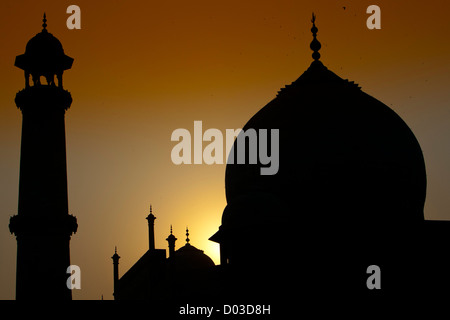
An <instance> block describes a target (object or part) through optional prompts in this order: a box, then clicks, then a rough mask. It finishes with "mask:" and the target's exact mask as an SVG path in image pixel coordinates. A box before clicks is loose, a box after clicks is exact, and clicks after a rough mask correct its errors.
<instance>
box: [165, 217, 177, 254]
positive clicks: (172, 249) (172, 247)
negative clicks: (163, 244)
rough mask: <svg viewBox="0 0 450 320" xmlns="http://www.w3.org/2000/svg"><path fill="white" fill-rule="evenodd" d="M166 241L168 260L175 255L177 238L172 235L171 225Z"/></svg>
mask: <svg viewBox="0 0 450 320" xmlns="http://www.w3.org/2000/svg"><path fill="white" fill-rule="evenodd" d="M166 241H167V242H168V243H169V258H170V257H172V256H173V254H174V253H175V241H177V238H176V237H175V236H174V235H173V234H172V225H170V234H169V236H168V237H167V239H166Z"/></svg>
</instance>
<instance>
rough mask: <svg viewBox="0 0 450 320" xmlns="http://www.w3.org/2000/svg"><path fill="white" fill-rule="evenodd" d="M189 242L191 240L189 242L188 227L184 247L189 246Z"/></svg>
mask: <svg viewBox="0 0 450 320" xmlns="http://www.w3.org/2000/svg"><path fill="white" fill-rule="evenodd" d="M189 241H191V240H189V229H188V227H186V245H188V244H189Z"/></svg>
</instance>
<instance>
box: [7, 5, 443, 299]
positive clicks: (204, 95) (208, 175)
mask: <svg viewBox="0 0 450 320" xmlns="http://www.w3.org/2000/svg"><path fill="white" fill-rule="evenodd" d="M71 4H76V5H78V6H80V8H81V19H82V20H81V27H82V29H81V30H68V29H67V28H66V19H67V17H68V16H69V15H68V14H66V8H67V6H69V5H71ZM371 4H377V5H379V6H380V8H381V26H382V29H381V30H368V29H367V28H366V19H367V17H368V16H369V15H368V14H366V8H367V7H368V6H369V5H371ZM344 6H345V7H346V9H345V10H344V9H343V7H344ZM449 9H450V4H449V3H448V2H447V1H444V0H439V1H438V0H429V1H426V2H423V1H420V2H419V1H391V0H389V1H387V0H382V1H363V0H353V1H335V0H333V1H332V0H327V1H325V0H321V1H320V0H315V1H299V0H297V1H292V0H290V1H289V0H280V1H274V0H272V1H267V0H258V1H254V0H249V1H242V0H239V1H238V0H228V1H211V0H209V1H206V0H201V1H199V0H193V1H178V0H175V1H166V2H155V1H137V0H131V1H118V0H112V1H81V0H77V1H75V2H74V1H58V2H57V4H56V2H55V1H39V2H37V1H28V0H27V1H6V0H4V1H2V2H1V3H0V12H2V18H1V19H0V30H1V32H0V43H2V44H3V45H2V50H1V51H0V71H1V73H0V74H1V77H0V87H1V90H0V161H1V162H0V191H1V192H0V204H1V210H0V218H1V219H0V222H1V223H0V299H13V298H14V296H15V259H16V248H17V247H16V240H15V237H14V236H12V235H11V234H10V233H9V230H8V221H9V217H10V216H11V215H14V214H16V213H17V197H18V178H19V159H20V133H21V113H20V111H19V110H17V108H16V106H15V104H14V97H15V94H16V92H17V91H19V90H20V89H22V88H23V86H24V80H23V72H22V71H21V70H19V69H18V68H16V67H14V59H15V56H16V55H19V54H22V53H24V51H25V45H26V43H27V41H28V40H29V39H30V38H31V37H33V36H34V35H35V34H36V33H38V32H40V30H41V28H42V27H41V24H42V21H41V19H42V14H43V12H44V11H45V12H46V13H47V19H48V21H47V24H48V27H47V29H48V30H49V32H51V33H53V35H55V36H56V37H57V38H58V39H59V40H60V41H61V42H62V44H63V46H64V49H65V52H66V54H67V55H69V56H71V57H73V58H74V59H75V61H74V64H73V67H72V69H71V70H68V71H67V72H65V73H64V85H65V88H66V89H68V90H69V91H70V92H71V94H72V97H73V104H72V107H71V109H70V110H69V111H68V112H67V114H66V135H67V161H68V187H69V211H70V213H72V214H74V215H75V216H77V218H78V224H79V228H78V232H77V234H75V235H74V236H73V238H72V241H71V262H72V263H73V264H77V265H79V266H80V267H81V272H82V274H81V281H82V284H81V286H82V289H81V290H79V291H75V292H74V294H73V296H74V299H99V298H100V297H101V295H102V294H103V295H104V298H105V299H112V260H111V258H110V257H111V256H112V254H113V253H114V246H115V245H117V246H118V251H119V254H120V256H121V257H122V259H121V261H120V275H122V274H123V273H124V272H125V271H126V270H128V269H129V268H130V267H131V266H132V265H133V264H134V262H136V261H137V259H138V258H139V257H140V256H141V255H142V254H143V253H144V252H145V251H146V250H147V247H148V240H147V236H148V233H147V225H146V224H147V221H146V220H145V217H146V216H147V214H148V207H149V204H150V203H152V204H153V208H154V214H155V215H156V216H157V220H156V246H157V248H167V243H166V241H165V239H166V237H167V235H168V233H169V227H170V224H173V230H174V234H175V235H176V236H177V238H178V241H177V247H180V246H182V245H183V244H184V243H185V242H184V239H185V235H184V233H185V231H184V229H185V227H186V225H188V226H189V229H190V238H191V244H193V245H194V246H196V247H198V248H200V249H202V250H204V251H205V253H207V254H208V255H210V256H211V258H213V259H214V260H215V261H216V263H218V246H217V245H216V244H214V243H212V242H210V241H208V240H207V239H208V238H209V236H211V235H212V234H213V233H215V231H216V230H217V228H218V226H219V225H220V222H221V215H222V210H223V208H224V207H225V205H226V201H225V193H224V191H225V190H224V173H225V166H224V165H211V166H208V165H190V166H189V165H185V166H176V165H174V164H172V162H171V159H170V152H171V149H172V147H173V146H174V145H175V143H174V142H171V141H170V136H171V133H172V131H173V130H175V129H177V128H187V129H189V130H191V131H193V123H194V120H202V121H203V128H204V130H206V129H207V128H218V129H221V130H225V129H226V128H241V127H242V126H243V125H244V124H245V122H246V121H247V120H248V119H249V118H250V117H251V116H252V115H253V114H254V113H255V112H256V111H258V110H259V109H260V108H261V107H263V106H264V105H265V104H266V103H267V102H269V101H270V100H271V99H272V98H274V97H275V95H276V93H277V91H278V89H279V88H281V87H283V86H284V85H286V84H289V83H291V82H292V81H294V80H295V79H297V77H298V76H300V75H301V73H302V72H303V71H304V70H306V68H307V67H308V66H309V64H310V62H311V60H312V59H311V50H310V49H309V43H310V42H311V32H310V28H311V23H310V18H311V12H312V11H314V12H315V13H316V15H317V21H316V25H317V27H318V28H319V33H318V39H319V41H320V42H321V43H322V49H321V50H320V52H321V55H322V57H321V60H322V61H323V63H324V64H325V65H326V66H328V68H329V69H331V70H332V71H334V72H335V73H337V74H338V75H340V76H341V77H343V78H348V79H350V80H352V81H355V82H356V83H358V84H359V85H360V86H361V87H362V90H363V91H365V92H367V93H368V94H370V95H373V96H374V97H376V98H377V99H379V100H380V101H382V102H384V103H385V104H387V105H388V106H390V107H391V108H393V109H394V110H395V111H396V112H397V113H398V114H399V115H400V116H401V117H402V118H403V119H404V120H405V121H406V123H407V124H408V125H409V126H410V127H411V129H412V130H413V132H414V133H415V135H416V137H417V138H418V140H419V142H420V143H421V146H422V150H423V152H424V156H425V161H426V165H427V174H428V192H427V202H426V208H425V209H426V211H425V215H426V217H427V218H429V219H447V220H450V211H449V208H450V197H448V190H450V165H449V164H450V147H449V142H450V125H449V124H450V108H449V105H448V103H449V101H450V90H449V89H448V88H449V84H450V78H449V74H450V59H449V57H450V42H449V41H448V39H449V36H448V34H449V32H450V19H448V17H447V15H448V10H449ZM291 230H292V228H291Z"/></svg>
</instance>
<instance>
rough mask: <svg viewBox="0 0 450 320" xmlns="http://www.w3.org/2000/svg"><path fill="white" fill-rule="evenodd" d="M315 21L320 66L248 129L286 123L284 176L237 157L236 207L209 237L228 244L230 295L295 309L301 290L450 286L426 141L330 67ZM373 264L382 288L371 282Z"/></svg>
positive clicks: (228, 179)
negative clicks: (429, 197)
mask: <svg viewBox="0 0 450 320" xmlns="http://www.w3.org/2000/svg"><path fill="white" fill-rule="evenodd" d="M312 23H313V27H312V29H311V32H312V34H313V41H312V42H311V45H310V47H311V49H312V50H313V55H312V57H313V61H312V63H311V65H310V67H309V68H308V69H307V70H306V71H305V72H304V73H303V74H302V75H301V76H300V77H299V78H298V79H297V80H296V81H294V82H293V83H292V84H290V85H287V86H286V87H285V88H282V89H281V90H280V91H279V92H278V95H277V96H276V98H275V99H273V100H272V101H270V102H269V103H268V104H267V105H266V106H264V107H263V108H262V109H261V110H260V111H258V112H257V113H256V114H255V115H254V116H253V117H252V118H251V119H250V120H249V121H248V122H247V124H246V125H245V126H244V128H243V131H245V130H247V129H250V128H252V129H256V132H257V133H258V136H259V131H258V129H279V132H280V133H279V135H280V142H279V170H278V172H277V174H275V175H261V174H260V172H261V171H260V169H261V168H262V167H264V166H268V165H265V164H262V163H261V162H258V163H257V164H236V163H237V161H236V158H235V159H234V161H233V163H234V164H231V163H228V164H227V167H226V174H225V188H226V198H227V206H226V208H225V210H224V212H223V216H222V225H221V226H220V227H219V231H218V232H217V233H216V234H214V235H213V236H212V237H211V238H210V240H212V241H215V242H218V243H219V244H220V258H221V269H220V270H221V271H220V276H219V278H220V279H222V281H221V282H220V283H221V286H222V292H221V295H220V297H221V298H227V297H234V298H238V297H240V298H242V299H244V301H246V299H248V297H252V298H255V299H256V300H255V301H267V299H269V301H271V300H272V299H275V300H279V299H282V300H283V301H284V302H285V304H286V306H290V308H295V306H296V304H297V302H296V301H297V299H298V297H299V296H302V297H307V298H303V301H305V300H306V299H318V298H319V297H320V299H326V298H329V297H332V299H333V300H339V299H340V301H342V300H345V299H348V298H352V299H353V298H362V297H366V296H369V297H371V298H373V297H374V296H380V295H385V294H392V295H393V296H395V295H397V294H402V296H403V295H404V294H405V293H406V294H407V295H408V296H411V295H416V296H421V295H423V293H424V292H427V291H429V290H434V289H439V290H441V289H444V288H445V286H447V285H448V284H450V281H449V277H448V275H447V273H448V271H447V270H448V267H449V263H448V262H446V260H447V259H446V258H445V254H444V252H446V250H447V249H446V248H447V245H448V243H449V240H450V239H449V235H450V233H449V231H450V225H449V223H448V222H445V221H426V220H425V219H424V212H423V209H424V203H425V196H426V171H425V163H424V158H423V155H422V150H421V148H420V145H419V143H418V141H417V139H416V138H415V136H414V134H413V133H412V131H411V130H410V128H409V127H408V126H407V125H406V123H405V122H404V121H403V120H402V119H401V118H400V117H399V116H398V115H397V114H396V113H395V112H394V111H393V110H392V109H390V108H389V107H388V106H386V105H385V104H383V103H381V102H380V101H378V100H376V99H375V98H373V97H371V96H370V95H368V94H366V93H364V92H363V91H361V88H360V87H359V86H358V85H357V84H355V83H354V82H352V81H348V80H344V79H342V78H340V77H339V76H337V75H336V74H335V73H333V72H332V71H330V70H329V69H328V68H327V67H325V66H324V65H323V63H322V62H321V61H320V53H319V50H320V48H321V44H320V42H319V41H318V40H317V32H318V29H317V27H316V26H315V17H314V15H313V19H312ZM269 142H270V140H269ZM233 148H234V149H236V142H235V145H234V146H233ZM246 148H247V149H246V152H247V154H246V159H248V156H249V154H248V153H249V147H248V144H247V146H246ZM267 148H268V150H269V151H270V143H268V146H267ZM231 154H233V153H231ZM233 156H234V157H236V152H234V154H233ZM370 265H378V266H379V267H380V270H381V279H382V280H381V282H382V289H381V290H370V289H369V288H368V287H367V283H366V280H367V279H368V277H369V276H370V275H369V274H368V273H367V268H368V267H369V266H370ZM351 301H355V300H351Z"/></svg>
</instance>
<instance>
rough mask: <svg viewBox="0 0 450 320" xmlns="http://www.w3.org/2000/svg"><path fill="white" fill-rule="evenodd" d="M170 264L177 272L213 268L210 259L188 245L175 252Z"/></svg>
mask: <svg viewBox="0 0 450 320" xmlns="http://www.w3.org/2000/svg"><path fill="white" fill-rule="evenodd" d="M170 262H171V264H172V266H173V267H174V268H175V269H178V270H200V269H207V268H209V267H213V266H214V262H213V261H212V259H211V258H210V257H208V256H207V255H206V254H204V253H203V251H202V250H199V249H197V248H196V247H194V246H193V245H191V244H189V243H187V244H186V245H184V246H183V247H181V248H180V249H178V250H177V251H175V254H174V256H173V257H171V258H170Z"/></svg>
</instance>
